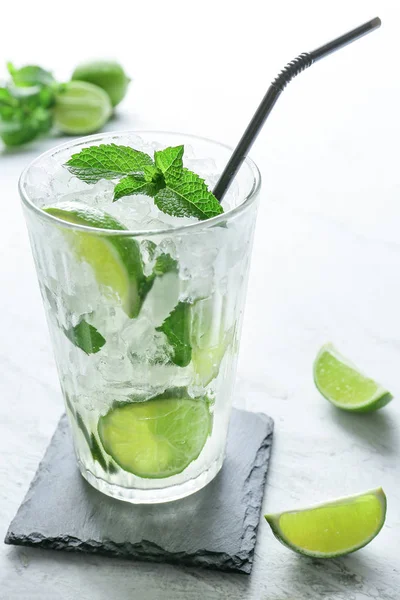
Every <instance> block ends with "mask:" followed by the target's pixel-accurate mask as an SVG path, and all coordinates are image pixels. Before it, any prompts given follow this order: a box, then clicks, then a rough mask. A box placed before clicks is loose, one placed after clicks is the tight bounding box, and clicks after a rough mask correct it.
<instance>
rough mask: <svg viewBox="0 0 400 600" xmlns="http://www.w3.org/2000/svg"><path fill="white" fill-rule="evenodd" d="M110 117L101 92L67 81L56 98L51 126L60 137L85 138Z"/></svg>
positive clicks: (79, 82)
mask: <svg viewBox="0 0 400 600" xmlns="http://www.w3.org/2000/svg"><path fill="white" fill-rule="evenodd" d="M111 113H112V106H111V102H110V98H109V97H108V95H107V94H106V93H105V91H104V90H102V89H101V88H100V87H98V86H97V85H93V84H92V83H87V82H85V81H70V82H68V83H66V84H64V85H63V86H61V89H60V90H59V92H58V93H57V95H56V103H55V106H54V113H53V115H54V124H55V125H56V127H58V129H59V130H60V131H62V132H63V133H68V134H70V135H86V134H88V133H94V132H95V131H98V130H99V129H101V128H102V127H103V125H105V123H107V121H108V119H109V118H110V115H111Z"/></svg>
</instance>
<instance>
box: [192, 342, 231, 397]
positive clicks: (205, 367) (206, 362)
mask: <svg viewBox="0 0 400 600" xmlns="http://www.w3.org/2000/svg"><path fill="white" fill-rule="evenodd" d="M231 337H232V336H230V335H226V336H225V337H224V338H223V340H222V341H221V342H220V344H219V345H218V346H211V347H208V348H199V347H197V346H193V348H192V362H193V368H194V371H195V373H196V375H197V378H198V380H199V382H200V384H201V385H202V386H204V387H205V386H207V385H208V384H209V383H211V381H212V380H213V379H215V377H217V376H218V373H219V368H220V366H221V362H222V359H223V358H224V356H225V352H226V350H227V348H228V346H229V344H230V342H231Z"/></svg>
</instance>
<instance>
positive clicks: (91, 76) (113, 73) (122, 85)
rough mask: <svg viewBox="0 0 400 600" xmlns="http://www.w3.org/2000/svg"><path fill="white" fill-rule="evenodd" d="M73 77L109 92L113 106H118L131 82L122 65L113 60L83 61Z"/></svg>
mask: <svg viewBox="0 0 400 600" xmlns="http://www.w3.org/2000/svg"><path fill="white" fill-rule="evenodd" d="M71 79H72V80H79V81H87V82H88V83H94V85H98V86H99V87H101V88H102V89H103V90H104V91H105V92H107V94H108V95H109V97H110V100H111V104H112V105H113V106H117V104H119V103H120V102H121V100H122V99H123V98H124V97H125V94H126V92H127V89H128V85H129V82H130V78H129V77H128V76H127V75H126V73H125V71H124V69H123V68H122V67H121V65H120V64H119V63H117V62H115V61H112V60H96V61H91V62H85V63H82V64H80V65H78V66H77V67H76V69H75V71H74V72H73V73H72V77H71Z"/></svg>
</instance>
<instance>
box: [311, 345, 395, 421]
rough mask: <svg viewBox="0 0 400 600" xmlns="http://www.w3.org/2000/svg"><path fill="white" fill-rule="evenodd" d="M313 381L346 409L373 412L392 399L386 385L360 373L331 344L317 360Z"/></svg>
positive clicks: (339, 405)
mask: <svg viewBox="0 0 400 600" xmlns="http://www.w3.org/2000/svg"><path fill="white" fill-rule="evenodd" d="M314 381H315V385H316V386H317V388H318V390H319V392H321V394H322V395H323V396H324V397H325V398H326V399H327V400H329V402H331V403H332V404H334V405H335V406H337V407H338V408H341V409H343V410H347V411H352V412H370V411H373V410H377V409H378V408H382V407H383V406H385V405H386V404H388V402H390V401H391V400H392V395H391V394H390V393H389V392H388V391H387V390H386V389H385V388H383V387H382V386H381V385H379V383H376V381H374V380H373V379H369V378H368V377H365V376H364V375H363V374H362V373H360V371H359V370H358V369H357V367H355V366H354V365H352V364H351V362H350V361H348V360H347V359H346V358H344V357H343V356H341V355H340V354H339V352H338V351H337V350H336V349H335V348H334V347H333V346H332V344H326V345H325V346H323V347H322V348H321V350H320V351H319V353H318V355H317V358H316V359H315V361H314Z"/></svg>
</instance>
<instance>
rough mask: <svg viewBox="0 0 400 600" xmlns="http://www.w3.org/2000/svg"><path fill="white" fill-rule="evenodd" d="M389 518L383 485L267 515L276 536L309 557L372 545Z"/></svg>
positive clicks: (321, 556) (292, 548)
mask: <svg viewBox="0 0 400 600" xmlns="http://www.w3.org/2000/svg"><path fill="white" fill-rule="evenodd" d="M385 517H386V496H385V493H384V491H383V490H382V489H381V488H379V489H377V490H373V491H370V492H366V493H365V494H360V495H358V496H350V497H348V498H341V499H339V500H335V501H333V502H327V503H326V504H320V505H319V506H314V507H311V508H305V509H302V510H292V511H288V512H283V513H280V514H274V515H265V518H266V520H267V521H268V523H269V525H270V526H271V529H272V531H273V533H274V535H275V537H276V538H277V539H278V540H279V541H280V542H282V544H284V545H285V546H287V547H288V548H290V549H291V550H294V551H295V552H298V553H300V554H305V555H307V556H314V557H317V558H332V557H335V556H342V555H343V554H349V553H350V552H354V551H355V550H358V549H359V548H362V547H363V546H366V545H367V544H369V542H370V541H371V540H373V539H374V537H376V536H377V535H378V533H379V532H380V530H381V529H382V527H383V524H384V522H385Z"/></svg>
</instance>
